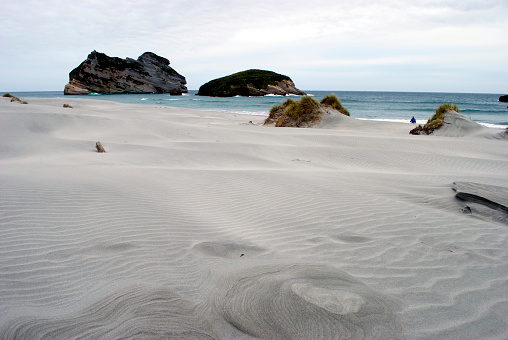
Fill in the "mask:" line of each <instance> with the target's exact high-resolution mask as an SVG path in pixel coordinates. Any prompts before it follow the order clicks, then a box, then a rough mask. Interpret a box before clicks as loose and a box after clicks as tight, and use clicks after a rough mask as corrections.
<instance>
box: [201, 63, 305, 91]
mask: <svg viewBox="0 0 508 340" xmlns="http://www.w3.org/2000/svg"><path fill="white" fill-rule="evenodd" d="M268 94H272V95H280V96H286V95H289V94H294V95H299V96H304V95H305V92H303V91H301V90H299V89H297V88H296V86H295V84H294V83H293V81H292V80H291V78H289V77H288V76H285V75H282V74H279V73H275V72H273V71H265V70H255V69H254V70H247V71H242V72H238V73H234V74H231V75H229V76H226V77H222V78H218V79H214V80H211V81H209V82H208V83H206V84H204V85H202V86H201V87H200V88H199V91H198V96H211V97H234V96H266V95H268Z"/></svg>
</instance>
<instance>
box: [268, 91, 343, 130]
mask: <svg viewBox="0 0 508 340" xmlns="http://www.w3.org/2000/svg"><path fill="white" fill-rule="evenodd" d="M330 108H331V109H333V110H336V111H338V112H340V113H342V114H343V115H346V116H349V112H348V111H347V110H346V109H345V108H344V107H343V106H342V104H341V103H340V100H339V98H337V96H335V95H328V96H326V97H325V98H323V100H322V101H321V103H319V102H318V101H317V100H315V99H314V98H312V97H310V96H304V97H302V98H301V99H300V100H293V99H291V98H289V99H286V101H285V102H284V103H282V104H280V105H276V106H274V107H272V108H271V110H270V115H269V116H268V118H267V119H266V120H265V123H264V125H271V124H274V125H275V126H276V127H311V126H314V125H316V124H318V123H319V122H320V121H321V120H322V119H323V115H324V114H327V113H330V112H329V109H330Z"/></svg>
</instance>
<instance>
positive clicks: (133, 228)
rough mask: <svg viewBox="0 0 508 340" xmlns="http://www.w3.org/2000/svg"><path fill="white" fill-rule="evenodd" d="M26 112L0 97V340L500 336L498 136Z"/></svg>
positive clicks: (506, 173) (352, 124)
mask: <svg viewBox="0 0 508 340" xmlns="http://www.w3.org/2000/svg"><path fill="white" fill-rule="evenodd" d="M29 102H30V103H29V104H28V105H21V104H18V103H10V102H8V101H7V100H0V138H1V140H0V339H6V340H7V339H9V340H10V339H506V338H508V322H507V319H506V315H507V314H508V296H507V291H508V242H507V234H508V224H507V222H506V221H507V217H506V214H507V213H506V210H504V209H506V199H507V197H505V195H506V192H508V191H507V190H508V189H506V187H508V141H507V140H506V138H504V137H503V136H502V133H501V131H493V130H482V131H480V132H478V131H475V132H474V133H470V134H469V135H467V136H465V137H449V136H411V135H409V134H408V132H409V130H410V129H411V126H410V125H409V124H401V123H382V122H368V121H367V122H366V121H356V120H353V119H346V118H344V119H343V121H341V122H340V124H328V127H329V128H328V129H292V128H273V127H263V126H261V125H260V123H261V120H262V117H251V116H242V115H237V116H234V115H228V114H221V113H214V112H202V111H193V110H187V109H181V108H164V107H148V106H133V105H124V104H118V103H111V102H106V101H95V100H88V99H86V100H85V99H75V98H64V99H54V100H47V99H45V100H43V99H33V100H30V101H29ZM63 103H70V104H71V105H72V106H73V107H74V108H72V109H68V108H63V107H62V105H63ZM431 115H432V113H429V116H431ZM249 121H252V122H253V123H252V124H251V123H249ZM494 132H495V133H494ZM98 140H100V141H101V143H102V145H103V146H104V147H105V148H106V150H107V153H105V154H99V153H97V152H96V151H95V142H96V141H98ZM454 182H455V184H454ZM453 189H455V190H456V191H454V190H453ZM456 194H458V195H459V197H461V198H457V197H456ZM493 201H494V203H495V204H491V203H489V202H493ZM486 202H487V204H486ZM503 207H504V208H503Z"/></svg>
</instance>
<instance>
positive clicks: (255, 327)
mask: <svg viewBox="0 0 508 340" xmlns="http://www.w3.org/2000/svg"><path fill="white" fill-rule="evenodd" d="M219 286H220V287H221V288H220V289H218V290H217V291H218V293H217V295H216V296H215V300H214V306H215V309H216V311H217V313H219V314H220V315H221V316H222V317H223V318H224V319H225V320H226V321H227V322H228V323H230V324H231V325H233V326H234V327H236V328H238V329H239V330H241V331H242V332H244V333H247V334H249V335H251V336H255V337H258V338H263V339H363V338H368V339H380V338H383V339H385V338H390V339H397V338H399V337H400V336H401V330H400V327H399V324H398V320H397V317H396V315H395V310H396V309H397V304H396V302H395V301H394V300H392V299H390V298H388V297H386V296H384V295H382V294H380V293H378V292H376V291H374V290H372V289H370V288H369V287H367V286H366V285H364V284H363V283H361V282H360V281H358V280H357V279H355V278H353V277H351V276H350V275H348V274H346V273H344V272H341V271H338V270H336V269H333V268H330V267H324V266H310V265H289V266H287V265H267V266H258V267H255V268H251V269H250V270H248V271H243V272H241V273H235V274H232V275H230V276H227V277H225V278H224V279H223V280H222V281H221V282H220V283H219ZM223 292H224V293H223Z"/></svg>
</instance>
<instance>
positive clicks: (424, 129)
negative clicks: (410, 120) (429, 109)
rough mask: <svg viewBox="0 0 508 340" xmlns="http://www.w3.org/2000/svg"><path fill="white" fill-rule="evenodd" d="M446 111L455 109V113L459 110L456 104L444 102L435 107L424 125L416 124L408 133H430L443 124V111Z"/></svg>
mask: <svg viewBox="0 0 508 340" xmlns="http://www.w3.org/2000/svg"><path fill="white" fill-rule="evenodd" d="M448 111H455V112H457V113H459V112H460V110H459V108H458V107H457V105H455V104H452V103H444V104H442V105H441V106H439V107H438V108H437V110H436V113H435V114H434V115H433V116H432V117H431V118H430V119H429V120H428V121H427V123H426V124H425V125H424V126H421V125H418V126H417V127H416V128H414V129H413V130H411V131H410V132H409V133H410V134H413V135H420V134H426V135H430V134H431V133H432V132H434V130H437V129H439V128H440V127H441V126H443V122H444V118H445V113H446V112H448Z"/></svg>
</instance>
